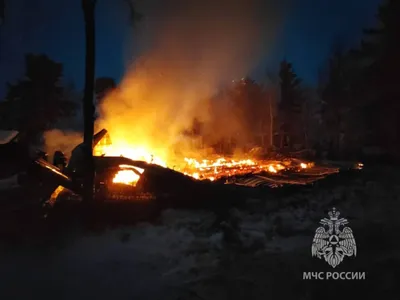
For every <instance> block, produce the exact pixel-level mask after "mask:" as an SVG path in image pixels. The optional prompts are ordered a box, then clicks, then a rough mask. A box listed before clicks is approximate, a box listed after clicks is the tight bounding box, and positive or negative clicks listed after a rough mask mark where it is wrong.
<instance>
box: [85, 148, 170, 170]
mask: <svg viewBox="0 0 400 300" xmlns="http://www.w3.org/2000/svg"><path fill="white" fill-rule="evenodd" d="M93 155H95V156H102V155H104V156H123V157H127V158H130V159H132V160H141V161H145V162H147V163H151V164H156V165H160V166H162V167H165V168H166V167H167V163H166V161H165V160H163V159H162V158H160V157H157V156H154V155H153V154H152V151H150V150H149V149H147V148H146V147H134V146H133V147H130V146H129V145H123V144H122V145H120V146H118V143H117V145H115V144H114V143H113V144H112V145H111V144H107V143H100V144H98V145H97V146H96V147H95V148H94V151H93Z"/></svg>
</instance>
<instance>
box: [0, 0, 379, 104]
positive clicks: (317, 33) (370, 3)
mask: <svg viewBox="0 0 400 300" xmlns="http://www.w3.org/2000/svg"><path fill="white" fill-rule="evenodd" d="M193 1H194V0H193ZM6 2H8V3H7V11H6V15H7V19H6V23H5V25H4V26H3V27H2V28H0V34H1V37H0V95H1V96H4V90H5V89H4V85H5V82H6V81H10V80H14V79H16V78H18V77H20V76H21V74H22V72H23V68H22V67H23V55H24V53H27V52H35V53H46V54H48V55H49V56H50V57H51V58H53V59H54V60H57V61H59V62H63V63H64V69H65V77H66V79H67V80H68V81H73V82H74V83H75V84H76V86H77V87H82V85H83V72H84V30H83V28H84V24H83V16H82V12H81V6H80V0H57V1H53V0H12V1H11V0H8V1H7V0H6ZM292 2H293V4H292V5H291V6H290V9H288V10H287V11H286V13H285V17H284V22H283V24H281V25H280V33H279V34H278V38H277V39H276V42H275V44H274V50H273V51H272V53H269V55H268V56H266V57H265V59H263V61H262V62H260V64H259V67H258V68H257V70H255V71H254V72H253V75H254V76H256V77H260V76H261V74H262V73H263V72H264V70H265V68H266V66H267V65H269V66H270V67H269V68H270V69H272V70H273V69H274V68H275V67H276V66H277V64H278V63H279V60H281V59H282V58H284V57H286V58H287V59H288V60H290V61H292V62H293V64H294V67H295V70H296V71H297V73H298V74H299V76H300V77H302V78H303V79H304V80H305V81H306V82H308V83H315V82H316V79H317V70H318V68H319V67H320V66H321V64H322V63H323V61H324V59H325V58H326V57H327V56H328V54H329V51H330V48H331V45H332V43H333V41H334V40H335V38H337V37H340V38H341V39H343V40H344V41H345V43H347V44H348V45H351V44H354V43H356V42H357V41H359V39H360V37H361V31H362V28H363V27H366V26H368V25H372V24H374V22H375V17H374V16H375V13H376V9H377V6H378V4H379V3H380V2H381V1H380V0H295V1H292ZM155 9H161V7H158V8H155ZM96 15H97V70H96V74H97V76H112V77H115V78H117V79H119V78H121V77H122V75H123V74H124V68H125V67H124V66H125V62H126V58H127V52H126V42H127V39H128V37H129V36H130V35H131V34H132V32H131V29H130V27H129V26H130V25H129V15H128V10H127V9H126V4H125V3H124V1H122V0H118V1H117V0H114V1H111V0H99V1H98V7H97V11H96ZM139 26H140V25H139Z"/></svg>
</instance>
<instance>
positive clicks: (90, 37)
mask: <svg viewBox="0 0 400 300" xmlns="http://www.w3.org/2000/svg"><path fill="white" fill-rule="evenodd" d="M126 2H127V4H128V6H129V8H130V17H131V21H132V24H134V23H135V21H137V20H138V19H140V18H141V15H140V14H138V13H137V12H136V9H135V7H134V5H133V3H132V2H131V1H129V0H126ZM96 3H97V0H82V2H81V4H82V10H83V15H84V21H85V40H86V63H85V89H84V97H83V118H84V134H83V139H84V144H85V148H86V150H85V153H86V161H87V168H86V170H87V174H86V176H85V183H84V185H85V187H86V188H85V193H84V200H85V202H86V203H90V202H92V201H93V185H94V163H93V135H94V120H95V107H94V103H93V93H94V87H95V82H94V76H95V54H96V51H95V44H96V39H95V38H96V36H95V8H96Z"/></svg>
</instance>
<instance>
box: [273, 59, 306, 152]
mask: <svg viewBox="0 0 400 300" xmlns="http://www.w3.org/2000/svg"><path fill="white" fill-rule="evenodd" d="M279 79H280V97H281V99H280V103H279V108H280V115H281V119H282V122H281V123H282V127H281V130H282V133H281V145H280V146H281V147H283V144H284V140H285V139H286V138H287V137H288V138H289V145H288V146H289V147H291V146H292V145H293V143H294V141H295V140H296V139H297V140H298V141H299V142H303V141H302V140H301V139H303V138H304V137H303V136H302V135H303V133H299V132H298V129H299V128H301V126H299V125H300V122H301V108H302V103H303V94H302V89H301V79H300V78H299V77H298V76H297V74H296V73H295V72H294V70H293V66H292V64H291V63H289V62H288V61H286V60H283V61H282V62H281V65H280V70H279Z"/></svg>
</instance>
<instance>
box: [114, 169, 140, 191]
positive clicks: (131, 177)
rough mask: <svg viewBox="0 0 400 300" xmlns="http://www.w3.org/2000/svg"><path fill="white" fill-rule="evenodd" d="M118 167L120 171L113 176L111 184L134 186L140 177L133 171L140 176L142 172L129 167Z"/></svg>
mask: <svg viewBox="0 0 400 300" xmlns="http://www.w3.org/2000/svg"><path fill="white" fill-rule="evenodd" d="M119 167H120V168H121V170H120V171H118V172H117V174H115V177H114V178H113V183H122V184H126V185H132V186H136V184H137V182H138V180H139V178H140V175H139V174H137V173H136V172H135V171H134V170H136V171H138V172H139V173H140V174H142V173H143V172H144V170H143V169H140V168H137V167H134V166H129V165H120V166H119Z"/></svg>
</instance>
